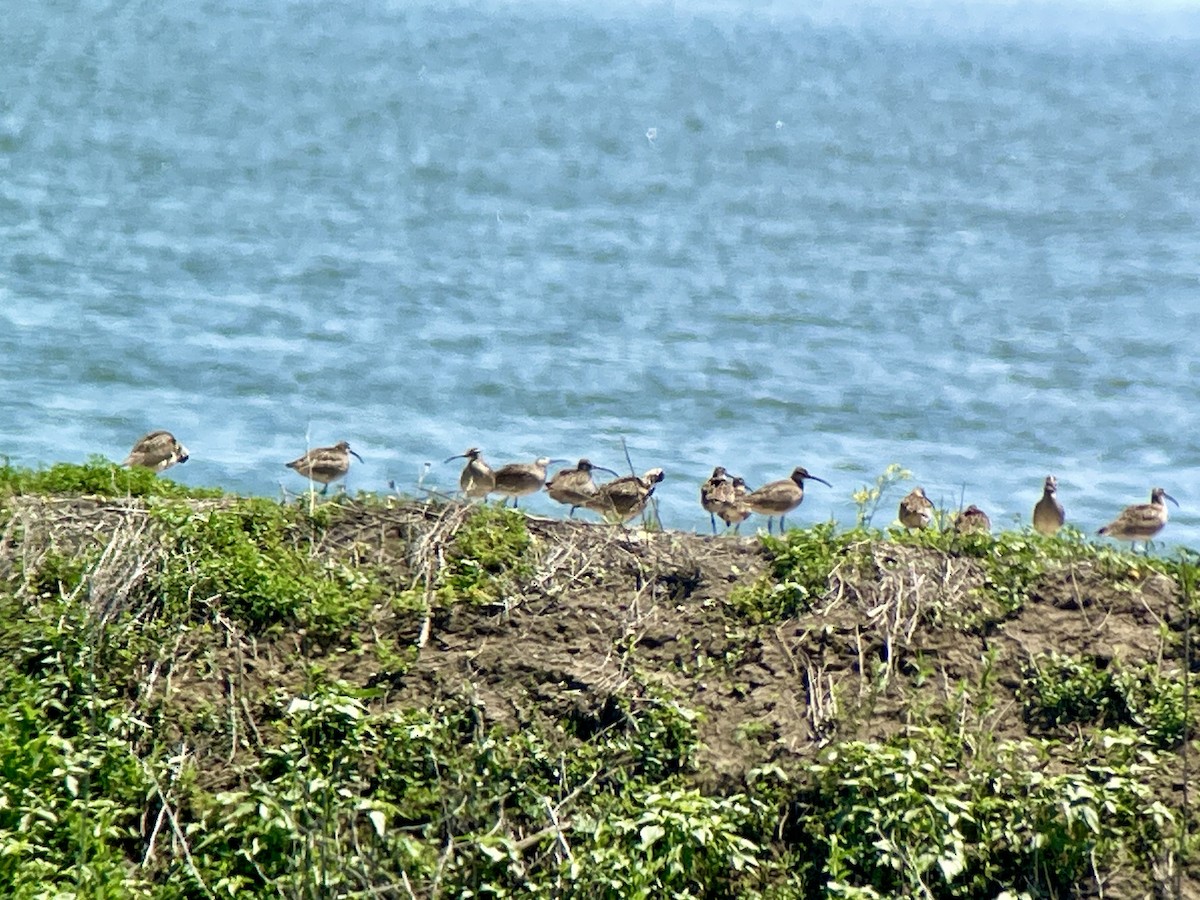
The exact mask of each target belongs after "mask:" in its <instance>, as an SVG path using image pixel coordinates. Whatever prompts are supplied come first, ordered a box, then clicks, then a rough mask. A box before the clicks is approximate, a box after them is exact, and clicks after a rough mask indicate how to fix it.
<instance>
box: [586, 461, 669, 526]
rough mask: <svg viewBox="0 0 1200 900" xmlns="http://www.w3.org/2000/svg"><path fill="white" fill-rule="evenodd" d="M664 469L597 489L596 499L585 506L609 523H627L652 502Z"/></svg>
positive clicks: (627, 477) (613, 482) (608, 483)
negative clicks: (652, 496)
mask: <svg viewBox="0 0 1200 900" xmlns="http://www.w3.org/2000/svg"><path fill="white" fill-rule="evenodd" d="M664 477H665V473H664V472H663V470H662V469H659V468H654V469H648V470H647V471H646V472H645V473H643V474H642V475H640V476H638V475H626V476H624V477H623V478H618V479H616V480H615V481H608V482H605V483H604V484H602V485H600V486H599V487H598V488H596V494H595V496H594V497H592V498H591V499H589V500H588V502H587V503H585V504H584V506H586V507H587V508H588V509H590V510H592V511H593V512H598V513H600V515H602V516H604V518H605V519H606V520H607V521H609V522H627V521H629V520H630V519H632V518H633V517H634V516H636V515H638V514H639V513H640V512H641V511H642V510H643V509H645V508H646V504H647V503H648V502H649V500H650V495H651V494H653V493H654V489H655V487H657V486H658V483H659V482H660V481H662V480H663V478H664Z"/></svg>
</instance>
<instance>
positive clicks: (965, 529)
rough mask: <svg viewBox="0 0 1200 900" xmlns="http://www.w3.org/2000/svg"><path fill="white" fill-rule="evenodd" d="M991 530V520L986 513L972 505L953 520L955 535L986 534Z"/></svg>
mask: <svg viewBox="0 0 1200 900" xmlns="http://www.w3.org/2000/svg"><path fill="white" fill-rule="evenodd" d="M991 530H992V520H991V519H989V518H988V514H987V513H985V512H984V511H983V510H982V509H980V508H979V507H978V506H976V505H975V504H974V503H972V504H971V505H970V506H968V507H967V508H966V509H964V510H963V511H962V512H960V513H959V514H958V518H956V519H955V520H954V531H955V533H956V534H968V533H970V532H978V533H981V534H987V533H988V532H990V531H991Z"/></svg>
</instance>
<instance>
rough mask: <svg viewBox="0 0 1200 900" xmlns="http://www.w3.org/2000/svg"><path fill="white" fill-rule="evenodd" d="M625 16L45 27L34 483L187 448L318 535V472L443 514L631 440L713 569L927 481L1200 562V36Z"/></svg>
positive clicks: (977, 23) (27, 351) (27, 423)
mask: <svg viewBox="0 0 1200 900" xmlns="http://www.w3.org/2000/svg"><path fill="white" fill-rule="evenodd" d="M601 6H602V7H603V8H604V11H603V12H598V11H597V10H596V8H595V7H596V5H595V4H585V3H582V2H577V3H576V2H562V3H542V4H537V5H533V4H517V3H503V2H498V0H484V2H481V3H471V4H463V5H449V4H443V3H399V2H397V3H391V4H389V3H384V2H365V0H358V2H355V0H348V2H344V3H341V2H339V3H336V4H331V3H317V2H306V0H263V2H260V3H255V4H245V3H234V2H232V0H201V2H193V0H188V2H184V0H159V2H155V3H148V2H114V3H101V2H86V0H85V2H83V3H80V4H74V3H71V4H68V3H58V2H53V3H44V4H42V3H23V4H18V5H17V8H16V10H10V11H9V12H8V13H7V14H6V15H7V17H8V21H7V22H6V28H5V30H4V32H3V33H0V373H2V375H3V387H4V390H3V391H2V392H0V454H4V455H7V456H9V457H10V458H11V459H12V460H13V461H14V462H18V463H21V464H26V465H43V464H49V463H50V462H53V461H58V460H81V459H83V458H85V457H86V456H88V455H89V454H92V453H102V454H104V455H106V456H108V457H110V458H115V459H120V458H122V456H123V455H124V453H125V452H126V451H127V450H128V448H129V446H130V444H131V443H132V441H133V440H134V439H135V438H136V437H137V436H138V435H139V434H140V433H142V432H143V431H146V430H149V429H151V428H168V429H171V430H173V431H174V432H175V433H176V434H177V435H178V436H179V437H180V438H181V439H182V440H183V441H184V442H185V443H186V444H187V445H188V446H189V448H190V449H191V451H192V454H193V458H192V461H191V462H189V463H188V464H187V465H186V466H183V467H180V468H177V469H175V470H173V472H172V475H174V476H177V477H178V478H179V479H180V480H181V481H184V482H188V483H196V484H206V485H207V484H218V485H222V486H225V487H227V488H229V489H232V490H237V491H241V492H246V493H254V494H278V493H279V489H280V488H279V485H280V483H283V484H285V485H287V486H288V487H289V488H292V489H297V490H298V489H300V488H301V487H303V482H302V480H301V479H299V478H298V477H296V476H294V475H293V474H292V473H290V472H288V471H287V470H286V469H284V468H283V467H282V462H283V461H285V460H287V459H290V458H292V457H293V456H295V455H297V454H298V453H300V452H301V451H303V449H304V448H305V445H306V441H311V443H313V444H319V443H332V442H334V441H336V440H339V439H346V440H349V441H350V442H351V444H352V446H354V448H355V449H356V450H357V451H358V452H359V453H361V454H362V456H363V457H364V459H365V460H366V461H365V463H364V464H362V465H356V468H355V469H353V470H352V472H351V475H350V478H349V485H348V486H349V488H350V489H351V490H358V489H366V490H386V489H387V484H388V482H389V481H394V482H395V483H396V484H397V486H398V487H400V488H402V489H410V490H411V489H413V487H414V486H415V484H416V482H417V479H418V477H420V475H421V473H422V470H423V467H424V464H425V463H426V462H432V463H433V466H432V468H431V469H430V471H429V473H428V475H427V476H426V479H425V483H426V484H427V485H434V486H444V487H449V486H452V485H454V484H455V481H456V478H457V463H451V464H449V465H443V464H442V463H441V460H442V459H443V458H444V457H447V456H449V455H450V454H452V453H459V452H461V451H462V450H463V449H465V448H466V447H468V446H471V445H478V446H480V447H482V448H483V449H484V452H485V455H486V456H487V458H488V459H490V460H492V461H493V462H503V461H508V460H514V459H523V458H532V457H534V456H538V455H548V456H556V457H564V458H570V459H575V458H577V457H579V456H584V455H586V456H588V457H590V458H591V459H592V460H593V461H594V462H596V463H599V464H604V465H608V466H610V467H613V468H618V467H624V460H623V456H622V452H621V438H622V437H623V438H625V439H626V441H627V442H628V446H629V450H630V453H631V455H632V458H633V462H634V464H635V465H636V466H637V467H638V468H639V469H642V468H648V467H650V466H652V465H661V466H663V467H664V468H665V469H666V470H667V480H666V481H665V482H664V483H663V484H662V485H661V488H660V496H661V514H662V517H663V519H664V522H665V524H667V525H668V526H674V527H680V528H689V529H691V528H695V529H701V528H704V529H706V528H707V527H708V522H707V516H706V515H705V514H704V513H703V512H702V511H701V510H700V509H699V506H698V504H697V502H696V491H697V487H698V484H699V482H700V481H702V480H703V478H704V477H705V476H706V475H707V474H708V472H709V471H710V470H711V468H712V466H713V465H715V464H718V463H719V464H723V465H725V466H727V467H728V468H729V469H730V470H731V471H734V472H736V473H738V474H741V475H743V476H744V477H745V478H746V479H747V481H749V482H750V483H751V484H752V485H754V484H757V483H760V482H763V481H767V480H771V479H774V478H780V477H784V476H785V475H786V474H787V473H788V472H789V471H790V470H791V469H792V467H793V466H795V465H797V464H800V465H804V466H806V467H807V468H809V469H810V470H811V471H813V472H814V473H816V474H818V475H821V476H823V477H824V478H826V479H827V480H829V481H830V482H832V483H833V487H832V489H829V488H825V487H824V486H822V485H819V484H816V485H812V486H811V488H810V490H809V493H808V497H807V499H806V500H805V503H804V505H803V506H802V507H801V509H799V510H797V511H796V513H795V514H794V515H793V516H792V518H791V521H795V522H798V523H799V522H805V521H813V520H818V519H823V518H826V517H828V516H830V515H832V516H835V517H837V518H838V519H840V520H843V521H852V520H853V516H854V506H853V503H852V502H851V500H850V495H851V493H852V492H853V490H854V489H855V488H857V487H859V486H860V485H862V484H864V483H866V482H869V481H872V480H873V479H874V478H875V476H876V475H877V474H878V473H880V472H881V471H882V470H883V469H884V467H885V466H886V465H887V464H889V463H892V462H899V463H901V464H903V465H905V466H906V467H908V468H909V469H911V470H912V471H913V472H914V473H915V475H916V477H917V480H918V481H919V482H920V483H921V484H923V485H924V486H925V488H926V490H927V491H928V492H929V494H930V495H931V496H933V497H934V498H936V499H939V500H940V501H942V502H943V503H945V504H947V505H957V504H958V503H959V501H960V498H965V502H966V503H976V504H978V505H980V506H982V507H983V508H985V509H986V510H988V511H989V512H990V513H991V514H992V518H993V520H994V521H996V522H997V524H1004V525H1007V524H1011V523H1012V522H1014V521H1016V519H1017V517H1021V518H1026V517H1027V516H1028V513H1029V510H1030V509H1031V508H1032V506H1033V504H1034V502H1035V501H1036V500H1037V498H1038V496H1039V494H1040V485H1041V481H1042V478H1043V477H1044V476H1045V475H1046V474H1047V473H1049V472H1053V473H1056V474H1057V475H1058V477H1059V482H1060V496H1061V498H1062V499H1063V501H1064V503H1065V504H1066V505H1067V508H1068V515H1069V516H1070V517H1071V519H1073V520H1074V521H1075V522H1076V523H1077V524H1079V525H1080V526H1081V527H1084V528H1087V529H1089V530H1094V529H1095V528H1096V527H1098V526H1099V525H1101V524H1103V523H1104V522H1105V521H1107V520H1108V519H1109V518H1111V515H1112V514H1113V513H1114V512H1115V511H1116V510H1117V509H1119V508H1120V507H1121V506H1122V505H1124V504H1126V503H1131V502H1144V501H1145V500H1146V499H1147V498H1148V495H1149V490H1150V488H1151V487H1152V486H1153V485H1156V484H1161V485H1163V486H1165V487H1166V488H1167V489H1168V490H1169V491H1170V492H1171V493H1172V494H1174V496H1176V497H1177V498H1178V499H1179V501H1180V503H1181V505H1182V509H1181V510H1179V511H1178V512H1177V513H1176V511H1175V510H1174V509H1172V512H1173V513H1176V514H1175V516H1174V519H1173V523H1172V525H1171V526H1169V530H1168V532H1167V536H1169V537H1170V538H1171V539H1173V540H1176V541H1181V542H1186V543H1190V544H1196V543H1198V542H1200V449H1198V448H1197V441H1196V439H1195V435H1196V434H1197V431H1198V429H1197V416H1198V413H1197V402H1196V401H1197V390H1196V384H1197V376H1198V375H1200V358H1198V355H1197V352H1196V335H1197V333H1198V326H1200V228H1198V225H1200V100H1198V99H1197V98H1198V97H1200V92H1198V91H1197V85H1200V16H1198V15H1197V14H1196V13H1195V11H1194V10H1192V9H1190V8H1189V7H1187V6H1169V7H1162V8H1161V9H1156V8H1153V7H1151V8H1140V7H1137V6H1134V5H1131V6H1130V7H1128V8H1125V9H1122V8H1120V7H1117V8H1114V7H1108V6H1101V5H1098V4H1097V5H1095V6H1091V5H1089V4H1086V3H1077V4H1059V5H1049V4H1026V5H1024V6H1022V5H1019V4H1018V5H1016V6H1012V5H1000V6H996V7H981V6H978V5H970V6H952V5H947V6H944V7H939V6H938V5H937V4H921V5H919V6H913V7H912V8H908V9H907V10H906V9H905V8H904V7H901V6H894V5H888V6H880V7H876V8H874V9H872V8H871V7H867V6H858V7H854V6H851V5H842V4H829V5H826V6H820V5H818V6H814V7H813V8H812V10H810V11H809V12H807V13H805V14H804V15H798V14H795V13H793V12H790V11H789V9H790V7H791V5H790V4H788V5H781V6H778V7H775V6H771V5H768V4H755V3H751V2H745V3H738V2H728V3H710V4H704V5H696V6H695V8H688V7H687V5H686V4H679V5H677V6H664V5H661V4H656V3H630V2H626V3H622V4H619V5H607V4H605V5H601ZM847 10H849V11H847ZM968 11H969V14H968ZM529 505H530V507H531V508H533V509H535V510H539V511H544V512H551V511H553V512H554V514H556V515H557V514H559V512H558V510H557V509H552V508H553V507H554V504H552V503H551V502H550V501H549V500H548V499H546V498H544V497H540V498H536V499H532V500H531V501H530V503H529ZM893 508H894V500H890V501H889V502H888V504H887V510H888V512H890V511H891V510H892V509H893ZM877 524H882V523H880V522H877Z"/></svg>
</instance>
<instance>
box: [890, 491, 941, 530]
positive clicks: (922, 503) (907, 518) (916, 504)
mask: <svg viewBox="0 0 1200 900" xmlns="http://www.w3.org/2000/svg"><path fill="white" fill-rule="evenodd" d="M898 515H899V517H900V524H901V525H903V526H904V527H905V528H928V527H929V526H930V525H931V524H932V523H933V501H932V500H930V499H929V498H928V497H927V496H925V488H923V487H915V488H913V489H912V490H911V491H909V492H908V494H907V495H906V496H905V498H904V499H903V500H901V501H900V512H899V513H898Z"/></svg>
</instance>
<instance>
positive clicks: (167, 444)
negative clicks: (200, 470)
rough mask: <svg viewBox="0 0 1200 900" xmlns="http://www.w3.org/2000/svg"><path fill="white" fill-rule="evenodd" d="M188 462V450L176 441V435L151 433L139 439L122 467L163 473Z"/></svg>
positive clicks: (166, 432) (163, 432) (159, 432)
mask: <svg viewBox="0 0 1200 900" xmlns="http://www.w3.org/2000/svg"><path fill="white" fill-rule="evenodd" d="M187 461H188V449H187V447H185V446H183V444H181V443H179V441H177V440H176V439H175V435H173V434H171V432H169V431H151V432H150V433H149V434H144V435H142V436H141V437H140V438H138V440H137V443H136V444H134V445H133V449H132V450H130V451H129V455H128V456H127V457H125V461H124V462H123V463H121V465H123V466H127V467H130V468H132V467H134V466H137V467H138V468H142V469H152V470H153V471H155V472H161V471H163V470H164V469H169V468H171V466H173V465H175V464H176V463H185V462H187Z"/></svg>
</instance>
